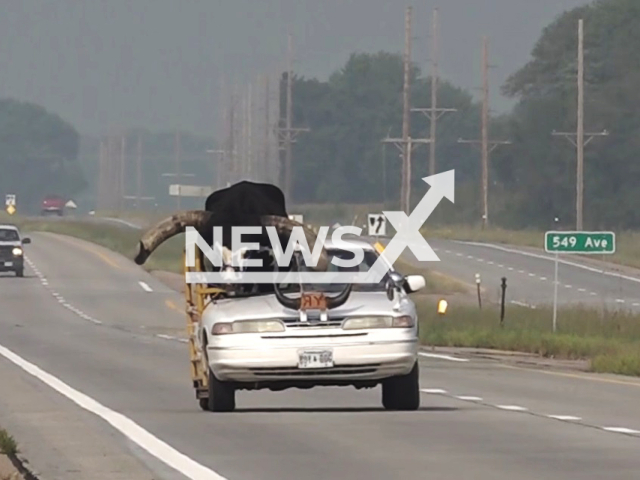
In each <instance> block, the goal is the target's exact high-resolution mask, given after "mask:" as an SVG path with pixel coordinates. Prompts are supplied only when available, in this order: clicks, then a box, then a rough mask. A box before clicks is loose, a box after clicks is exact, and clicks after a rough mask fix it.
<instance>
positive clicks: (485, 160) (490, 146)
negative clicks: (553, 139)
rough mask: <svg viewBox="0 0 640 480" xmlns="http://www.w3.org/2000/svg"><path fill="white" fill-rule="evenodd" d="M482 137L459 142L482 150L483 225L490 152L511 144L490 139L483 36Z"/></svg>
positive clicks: (485, 222) (484, 40) (485, 223)
mask: <svg viewBox="0 0 640 480" xmlns="http://www.w3.org/2000/svg"><path fill="white" fill-rule="evenodd" d="M482 93H483V94H482V127H481V129H482V139H481V140H480V141H478V140H462V139H459V140H458V143H469V144H473V145H476V146H477V145H478V144H479V145H480V147H481V151H482V207H483V215H482V227H483V228H486V227H487V226H488V225H489V154H490V153H491V152H493V150H495V149H496V147H497V146H498V145H510V144H511V141H509V140H506V141H496V140H489V41H488V39H487V37H486V36H485V37H482Z"/></svg>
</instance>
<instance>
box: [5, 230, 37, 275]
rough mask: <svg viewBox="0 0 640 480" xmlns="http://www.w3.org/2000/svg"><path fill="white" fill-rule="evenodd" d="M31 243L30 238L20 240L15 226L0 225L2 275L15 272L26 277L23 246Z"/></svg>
mask: <svg viewBox="0 0 640 480" xmlns="http://www.w3.org/2000/svg"><path fill="white" fill-rule="evenodd" d="M27 243H31V240H30V239H29V238H26V237H25V238H20V231H19V230H18V227H16V226H15V225H0V273H1V272H14V273H15V274H16V276H18V277H23V276H24V252H23V250H22V245H25V244H27Z"/></svg>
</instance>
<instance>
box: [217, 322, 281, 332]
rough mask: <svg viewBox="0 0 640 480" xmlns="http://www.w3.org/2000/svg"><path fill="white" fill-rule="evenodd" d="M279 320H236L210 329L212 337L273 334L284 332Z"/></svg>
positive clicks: (219, 323) (218, 324) (221, 323)
mask: <svg viewBox="0 0 640 480" xmlns="http://www.w3.org/2000/svg"><path fill="white" fill-rule="evenodd" d="M284 331H285V328H284V323H282V321H281V320H236V321H235V322H218V323H216V324H215V325H214V326H213V327H212V328H211V333H212V334H213V335H228V334H232V333H274V332H284Z"/></svg>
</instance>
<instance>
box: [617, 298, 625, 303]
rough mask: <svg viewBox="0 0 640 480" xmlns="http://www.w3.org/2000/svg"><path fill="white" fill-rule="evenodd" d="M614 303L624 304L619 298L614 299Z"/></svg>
mask: <svg viewBox="0 0 640 480" xmlns="http://www.w3.org/2000/svg"><path fill="white" fill-rule="evenodd" d="M616 303H624V300H623V299H621V298H616Z"/></svg>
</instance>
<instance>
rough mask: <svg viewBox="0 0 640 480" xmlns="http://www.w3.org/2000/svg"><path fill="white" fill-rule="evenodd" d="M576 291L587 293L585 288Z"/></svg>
mask: <svg viewBox="0 0 640 480" xmlns="http://www.w3.org/2000/svg"><path fill="white" fill-rule="evenodd" d="M578 291H579V292H586V291H587V289H586V288H579V289H578Z"/></svg>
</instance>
